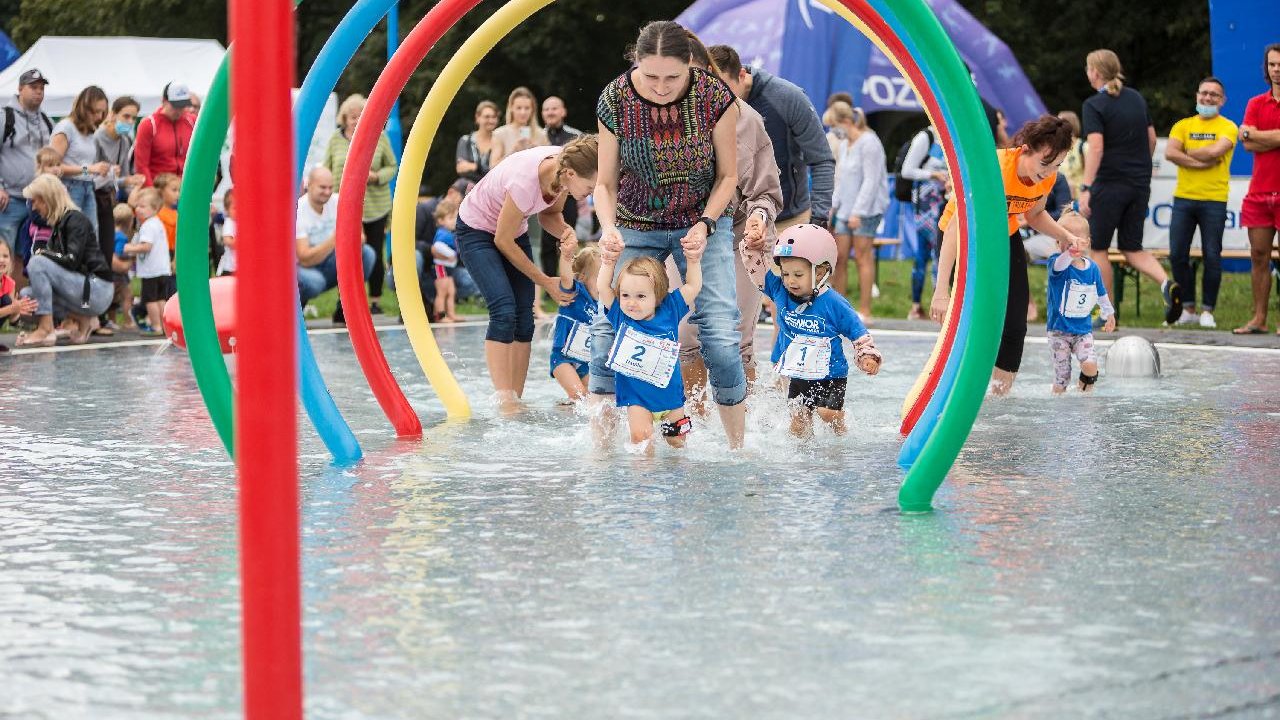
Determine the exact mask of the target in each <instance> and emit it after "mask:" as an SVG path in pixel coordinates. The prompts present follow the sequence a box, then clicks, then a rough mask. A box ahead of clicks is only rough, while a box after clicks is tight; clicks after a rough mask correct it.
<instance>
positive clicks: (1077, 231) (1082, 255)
mask: <svg viewBox="0 0 1280 720" xmlns="http://www.w3.org/2000/svg"><path fill="white" fill-rule="evenodd" d="M1058 224H1060V225H1062V227H1064V228H1066V229H1067V231H1068V232H1070V233H1071V234H1072V235H1075V236H1076V237H1077V238H1079V239H1080V242H1079V243H1078V244H1076V245H1072V246H1070V247H1066V248H1064V249H1063V251H1062V252H1059V253H1055V254H1053V255H1050V256H1049V290H1048V295H1049V299H1048V311H1049V316H1048V318H1047V319H1046V323H1045V324H1046V328H1047V331H1048V334H1049V356H1050V357H1051V358H1052V359H1053V394H1055V395H1061V394H1062V393H1064V392H1066V391H1067V383H1069V382H1070V381H1071V356H1072V355H1075V357H1076V359H1077V360H1079V361H1080V391H1081V392H1089V391H1090V390H1092V389H1093V384H1094V383H1096V382H1097V381H1098V356H1097V354H1096V353H1095V352H1094V349H1093V320H1092V316H1093V308H1094V307H1098V308H1101V317H1102V320H1103V326H1102V331H1103V332H1111V331H1112V330H1115V327H1116V313H1115V309H1114V308H1113V307H1112V306H1111V300H1110V299H1109V298H1108V297H1107V287H1106V285H1104V284H1103V283H1102V273H1101V272H1100V271H1099V270H1098V264H1097V263H1095V262H1093V261H1092V260H1090V259H1089V258H1088V257H1087V255H1086V251H1087V250H1088V249H1089V245H1088V238H1089V221H1088V220H1085V219H1084V216H1083V215H1080V214H1079V213H1077V212H1075V211H1073V210H1064V211H1063V213H1062V217H1061V218H1060V219H1059V220H1058Z"/></svg>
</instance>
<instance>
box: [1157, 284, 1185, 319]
mask: <svg viewBox="0 0 1280 720" xmlns="http://www.w3.org/2000/svg"><path fill="white" fill-rule="evenodd" d="M1160 295H1161V296H1163V297H1164V321H1165V322H1166V323H1168V324H1170V325H1173V324H1174V323H1176V322H1178V318H1180V317H1182V287H1181V286H1179V285H1178V283H1176V282H1174V281H1172V280H1165V281H1164V284H1163V285H1161V286H1160Z"/></svg>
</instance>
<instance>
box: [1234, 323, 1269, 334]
mask: <svg viewBox="0 0 1280 720" xmlns="http://www.w3.org/2000/svg"><path fill="white" fill-rule="evenodd" d="M1266 332H1267V331H1266V329H1265V328H1260V327H1258V326H1257V325H1245V326H1243V327H1238V328H1236V329H1235V330H1232V331H1231V334H1232V335H1262V334H1265V333H1266ZM1277 334H1280V331H1278V332H1277Z"/></svg>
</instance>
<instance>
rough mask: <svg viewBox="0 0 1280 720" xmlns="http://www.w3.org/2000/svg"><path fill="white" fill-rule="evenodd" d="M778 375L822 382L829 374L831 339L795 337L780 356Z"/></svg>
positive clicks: (809, 336)
mask: <svg viewBox="0 0 1280 720" xmlns="http://www.w3.org/2000/svg"><path fill="white" fill-rule="evenodd" d="M778 374H780V375H785V376H786V377H790V378H796V379H797V380H823V379H825V378H826V377H827V376H828V375H830V374H831V339H830V338H820V337H813V336H812V335H796V336H795V337H793V338H791V344H790V345H787V351H786V352H785V353H783V354H782V361H781V362H780V363H779V368H778Z"/></svg>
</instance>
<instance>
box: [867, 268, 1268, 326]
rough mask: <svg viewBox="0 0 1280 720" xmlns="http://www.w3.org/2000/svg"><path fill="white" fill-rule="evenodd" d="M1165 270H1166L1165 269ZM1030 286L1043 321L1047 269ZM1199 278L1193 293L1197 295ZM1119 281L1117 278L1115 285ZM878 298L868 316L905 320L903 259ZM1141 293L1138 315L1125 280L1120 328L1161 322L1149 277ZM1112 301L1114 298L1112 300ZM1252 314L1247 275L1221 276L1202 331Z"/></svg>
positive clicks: (884, 274)
mask: <svg viewBox="0 0 1280 720" xmlns="http://www.w3.org/2000/svg"><path fill="white" fill-rule="evenodd" d="M1165 269H1166V271H1168V268H1167V267H1166V268H1165ZM849 278H850V279H849V286H848V287H849V295H850V297H851V298H852V299H853V300H854V303H855V304H856V303H857V297H858V279H857V268H856V266H855V265H854V264H853V262H852V261H850V263H849ZM1027 279H1028V282H1029V284H1030V287H1031V297H1032V298H1034V299H1035V301H1036V305H1037V306H1038V307H1039V310H1040V313H1039V320H1038V322H1041V323H1043V322H1044V313H1045V288H1046V284H1047V282H1048V267H1047V266H1045V265H1032V266H1031V268H1030V270H1029V271H1028V273H1027ZM1198 280H1199V277H1197V284H1196V290H1197V294H1198V293H1199V289H1200V286H1199V282H1198ZM1118 281H1119V278H1118V277H1117V282H1118ZM877 284H878V285H879V286H880V297H879V298H878V299H876V300H874V301H872V303H871V313H872V315H874V316H875V317H879V318H892V319H896V320H901V319H905V318H906V317H907V311H908V310H909V309H910V308H911V263H910V262H909V261H906V260H882V261H880V279H879V282H878V283H877ZM1138 288H1139V289H1140V290H1141V294H1142V314H1141V315H1139V314H1138V308H1137V300H1136V298H1137V295H1138V291H1137V290H1135V288H1134V282H1133V279H1132V278H1126V279H1125V288H1124V302H1123V303H1121V305H1120V326H1121V327H1148V328H1154V327H1160V326H1161V325H1162V324H1163V323H1164V302H1163V301H1162V300H1161V298H1160V289H1159V288H1158V287H1157V286H1156V284H1155V283H1154V282H1152V281H1151V280H1150V279H1149V278H1147V277H1145V276H1144V277H1143V278H1142V280H1141V281H1140V282H1139V283H1138ZM932 293H933V283H932V282H931V280H929V279H926V280H925V289H924V299H925V302H926V306H927V303H928V300H929V298H930V297H932ZM1113 301H1114V299H1113ZM1252 315H1253V299H1252V294H1251V290H1250V287H1249V275H1248V273H1223V274H1222V287H1221V289H1220V290H1219V292H1218V306H1217V307H1216V308H1214V311H1213V316H1214V318H1215V319H1216V320H1217V321H1218V327H1217V329H1216V330H1209V329H1204V332H1230V331H1231V329H1232V328H1235V327H1239V326H1241V325H1243V324H1244V323H1245V322H1246V321H1247V320H1248V319H1249V318H1250V317H1251V316H1252ZM1179 329H1187V330H1201V329H1202V328H1201V327H1200V326H1199V325H1185V326H1179Z"/></svg>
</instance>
